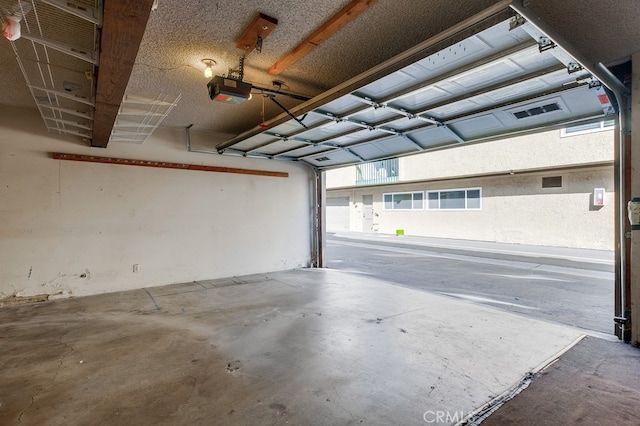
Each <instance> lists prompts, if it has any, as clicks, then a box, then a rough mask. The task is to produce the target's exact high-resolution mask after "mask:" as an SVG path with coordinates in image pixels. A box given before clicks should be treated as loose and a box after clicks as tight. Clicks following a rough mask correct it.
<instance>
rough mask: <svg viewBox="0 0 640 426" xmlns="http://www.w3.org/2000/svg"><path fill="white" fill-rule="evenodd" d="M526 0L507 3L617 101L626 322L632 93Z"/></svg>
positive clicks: (622, 311)
mask: <svg viewBox="0 0 640 426" xmlns="http://www.w3.org/2000/svg"><path fill="white" fill-rule="evenodd" d="M528 3H529V0H514V1H513V2H512V3H511V5H510V7H511V8H512V9H513V10H515V11H516V12H518V13H519V14H520V15H521V16H522V17H523V18H525V19H526V20H527V21H528V22H529V23H530V24H531V25H533V26H534V27H536V28H537V29H538V30H540V31H541V32H543V33H544V34H546V35H547V37H549V38H550V39H551V40H552V41H553V42H554V43H555V44H556V45H558V46H560V47H561V48H562V49H564V50H565V51H566V52H567V53H568V54H569V55H571V56H572V57H573V58H574V59H575V60H576V61H577V62H578V63H579V64H580V65H581V66H582V67H583V68H584V69H585V70H587V71H588V72H589V73H591V75H592V76H593V77H595V78H596V79H598V80H599V81H600V82H601V83H602V84H604V85H605V86H606V87H607V88H608V89H609V90H610V91H611V92H612V93H613V95H614V96H615V98H616V101H617V103H618V147H617V154H618V155H617V158H616V159H615V162H616V164H618V175H617V176H616V179H617V180H618V188H619V190H618V193H617V194H616V205H617V207H618V217H617V227H616V234H617V237H618V243H619V245H618V247H616V257H617V259H616V260H619V261H618V262H616V263H617V269H616V274H617V276H618V277H619V280H620V283H619V285H620V305H621V306H620V311H619V312H620V315H622V318H617V320H621V322H620V323H621V324H624V323H626V322H627V321H628V320H629V318H625V317H624V316H625V315H626V314H625V306H626V300H625V293H624V286H625V282H626V279H627V277H626V272H625V265H626V263H627V253H626V248H625V238H626V236H625V227H624V223H625V221H626V220H627V218H626V203H625V199H624V194H625V189H626V188H625V187H624V164H625V158H624V140H625V138H624V136H625V129H626V128H627V117H626V114H625V111H626V108H627V102H628V98H629V97H630V96H631V91H630V90H629V88H627V87H626V86H625V85H624V84H623V83H622V82H621V81H620V80H619V79H618V78H617V77H616V76H614V75H613V73H611V71H609V69H608V68H607V67H605V66H604V65H603V64H602V63H600V62H598V63H596V64H591V63H590V62H589V60H587V58H586V57H584V56H583V55H582V54H581V53H580V52H578V51H576V50H575V49H574V48H573V47H572V46H571V45H570V44H569V43H567V41H566V40H565V39H564V38H563V37H562V36H560V35H559V34H558V33H557V32H556V31H555V30H554V29H553V28H552V27H551V26H549V25H548V24H547V23H546V22H545V21H543V20H542V19H541V18H540V17H539V16H538V15H537V14H536V13H535V12H534V11H532V10H531V9H529V8H528V7H527V4H528ZM623 335H624V325H621V333H620V336H619V337H620V338H622V336H623Z"/></svg>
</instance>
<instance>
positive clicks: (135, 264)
mask: <svg viewBox="0 0 640 426" xmlns="http://www.w3.org/2000/svg"><path fill="white" fill-rule="evenodd" d="M138 271H140V267H139V265H138V264H137V263H134V264H133V272H138Z"/></svg>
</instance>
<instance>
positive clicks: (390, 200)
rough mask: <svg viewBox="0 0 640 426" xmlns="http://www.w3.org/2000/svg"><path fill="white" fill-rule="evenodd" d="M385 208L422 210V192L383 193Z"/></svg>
mask: <svg viewBox="0 0 640 426" xmlns="http://www.w3.org/2000/svg"><path fill="white" fill-rule="evenodd" d="M383 200H384V209H385V210H422V209H423V208H424V201H423V200H424V193H422V192H396V193H393V194H384V195H383Z"/></svg>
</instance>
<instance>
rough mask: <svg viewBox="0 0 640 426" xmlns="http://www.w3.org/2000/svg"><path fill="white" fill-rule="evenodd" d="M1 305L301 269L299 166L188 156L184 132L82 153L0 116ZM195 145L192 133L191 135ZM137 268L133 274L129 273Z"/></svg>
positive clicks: (306, 240)
mask: <svg viewBox="0 0 640 426" xmlns="http://www.w3.org/2000/svg"><path fill="white" fill-rule="evenodd" d="M0 129H1V131H0V182H1V185H0V223H2V226H1V227H0V265H1V268H0V299H2V298H7V297H11V296H14V295H15V296H31V295H36V294H50V295H56V297H64V296H70V295H88V294H95V293H103V292H109V291H117V290H126V289H133V288H141V287H149V286H158V285H165V284H170V283H178V282H189V281H193V280H202V279H214V278H220V277H230V276H234V275H243V274H252V273H260V272H268V271H275V270H284V269H290V268H295V267H300V266H307V265H308V264H309V261H310V247H311V244H310V220H311V216H310V208H311V202H310V186H309V182H310V173H309V171H308V169H307V168H305V167H304V166H302V165H299V164H294V163H285V162H275V161H266V160H255V159H247V158H235V157H223V156H218V155H210V154H198V153H192V152H187V150H186V147H185V139H184V132H183V131H180V130H170V129H158V130H156V132H155V133H154V135H153V136H152V137H151V138H150V139H149V140H147V141H146V142H144V143H143V144H141V145H131V144H121V143H120V144H119V143H111V144H109V147H108V148H107V149H100V148H90V147H87V146H86V144H83V143H82V142H80V141H79V140H76V139H73V138H69V137H62V136H55V135H51V134H47V133H46V130H44V125H43V124H42V121H41V119H40V117H39V115H38V114H37V113H36V112H34V111H30V110H9V109H3V110H2V111H0ZM193 136H194V137H195V138H197V135H193ZM51 152H63V153H75V154H86V155H95V156H105V157H119V158H131V159H142V160H156V161H167V162H177V163H189V164H201V165H214V166H223V167H235V168H246V169H251V168H254V169H259V170H272V171H283V172H288V173H289V177H288V178H280V177H265V176H253V175H241V174H229V173H213V172H203V171H187V170H170V169H160V168H147V167H133V166H122V165H108V164H96V163H81V162H72V161H60V160H54V159H52V158H51V157H50V153H51ZM134 264H137V265H139V266H138V268H139V271H138V272H137V273H134V272H133V265H134Z"/></svg>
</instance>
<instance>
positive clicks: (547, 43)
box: [538, 36, 556, 53]
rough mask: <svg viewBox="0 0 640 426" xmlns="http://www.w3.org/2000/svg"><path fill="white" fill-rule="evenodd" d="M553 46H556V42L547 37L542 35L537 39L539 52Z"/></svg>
mask: <svg viewBox="0 0 640 426" xmlns="http://www.w3.org/2000/svg"><path fill="white" fill-rule="evenodd" d="M554 47H556V44H555V43H554V42H553V41H552V40H551V39H550V38H549V37H544V36H542V37H540V39H539V40H538V50H539V51H540V53H542V52H544V51H546V50H549V49H553V48H554Z"/></svg>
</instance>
